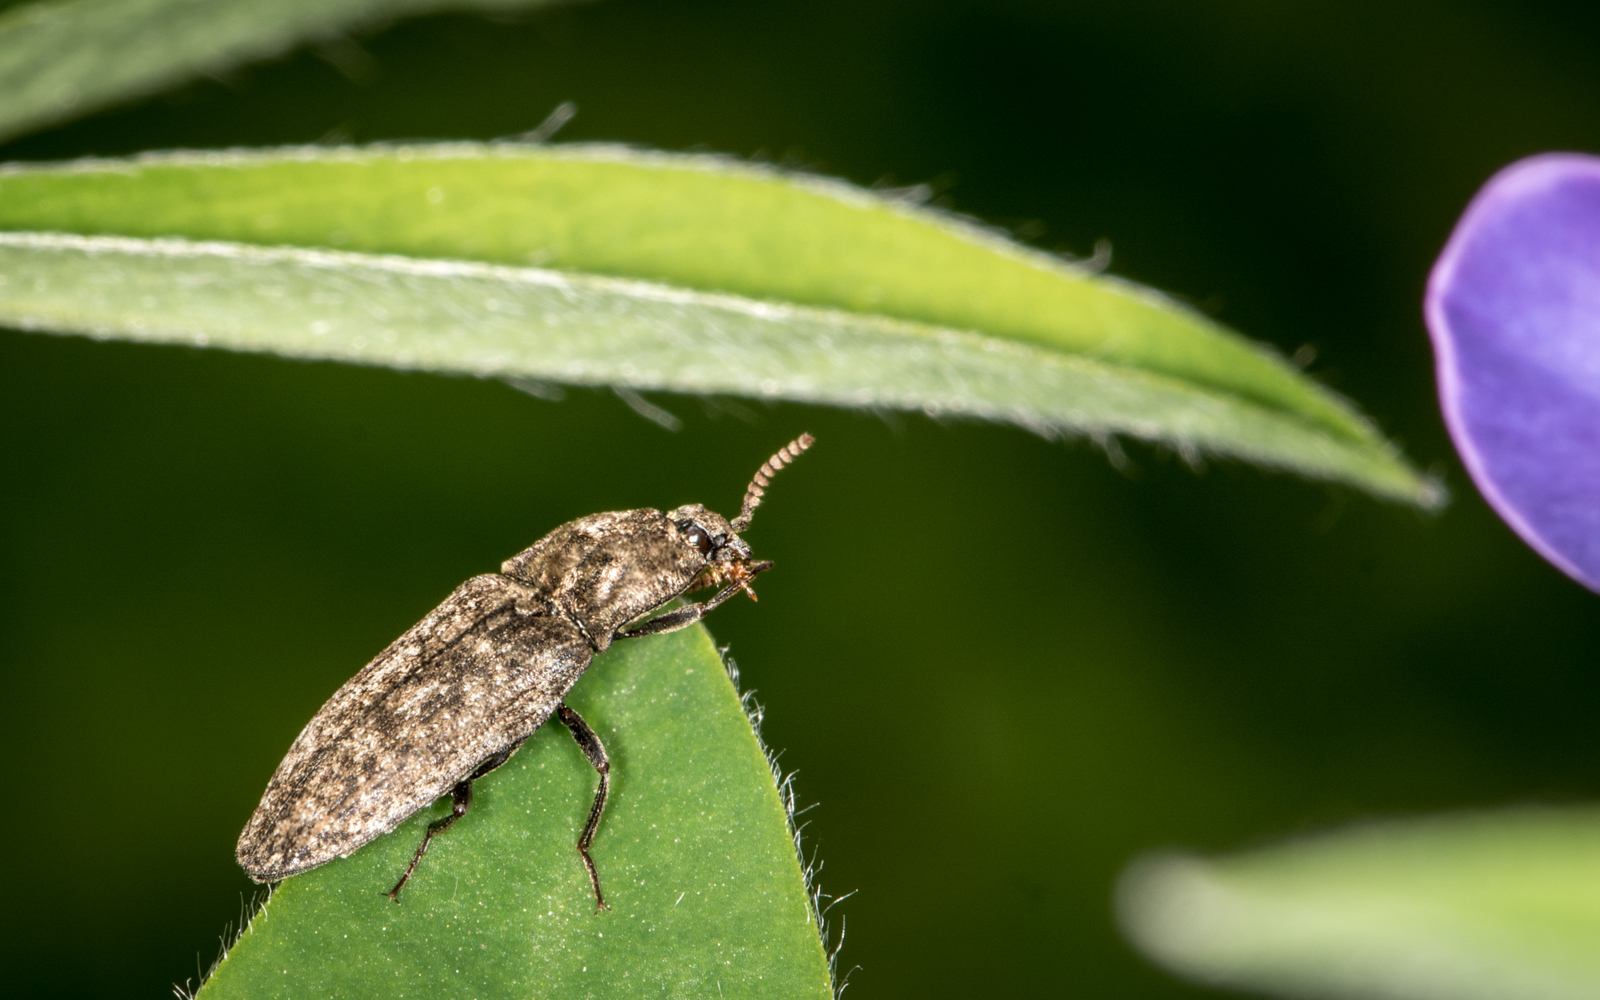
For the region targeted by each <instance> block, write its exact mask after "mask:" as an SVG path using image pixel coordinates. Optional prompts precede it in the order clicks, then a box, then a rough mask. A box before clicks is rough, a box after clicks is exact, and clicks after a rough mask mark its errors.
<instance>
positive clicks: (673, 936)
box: [200, 627, 832, 1000]
mask: <svg viewBox="0 0 1600 1000" xmlns="http://www.w3.org/2000/svg"><path fill="white" fill-rule="evenodd" d="M568 702H569V704H571V705H572V706H573V708H575V709H577V711H578V712H579V713H580V714H581V715H582V716H583V717H584V718H585V719H586V720H587V721H588V722H589V724H590V725H591V726H593V727H594V729H595V731H596V732H597V733H599V735H600V738H601V739H602V740H603V741H604V742H605V744H606V749H607V751H608V752H609V753H610V755H611V759H612V767H613V770H612V798H611V803H610V805H609V806H608V808H607V810H606V814H605V818H604V821H603V822H602V823H601V826H600V832H599V835H598V836H597V837H596V839H595V843H594V847H593V850H592V854H593V856H594V860H595V864H596V866H597V867H598V868H599V871H600V875H601V878H602V880H603V882H602V884H603V887H604V889H605V892H606V897H607V901H608V902H609V903H610V905H611V909H610V911H608V912H601V913H596V912H595V905H594V896H593V894H592V893H591V891H590V888H589V880H588V876H587V875H586V874H585V873H584V869H583V865H582V863H581V861H580V860H579V858H578V854H577V852H576V850H575V849H574V845H575V844H576V843H577V838H578V833H579V831H580V829H581V828H582V825H583V822H584V819H585V818H586V816H587V814H588V810H589V803H590V801H591V799H592V798H593V796H594V789H595V773H594V770H593V769H592V768H591V767H590V766H589V764H588V762H587V761H586V760H585V759H584V757H583V755H582V753H581V752H579V750H578V748H577V746H576V745H575V744H574V743H573V741H572V739H571V737H570V736H568V734H567V733H566V731H565V730H564V729H563V728H562V727H561V725H560V724H558V723H554V722H552V723H550V724H548V725H546V726H545V727H544V728H543V729H541V730H540V731H539V732H538V733H537V734H536V735H535V736H534V737H533V738H532V739H530V740H529V741H528V743H527V744H526V745H525V746H524V747H523V748H522V750H521V751H519V752H518V753H517V754H516V755H515V756H513V757H512V758H511V760H510V761H509V762H508V763H507V764H506V765H505V766H504V767H502V768H501V769H500V770H498V771H496V772H494V773H493V774H491V775H489V776H488V777H485V778H483V779H481V780H480V781H478V782H477V783H476V784H475V786H474V792H475V797H474V802H473V805H472V809H471V811H470V812H468V814H467V815H466V816H465V817H464V818H462V819H461V820H460V821H459V822H458V823H456V824H455V826H453V827H452V828H451V829H450V830H449V831H447V832H446V833H443V834H441V835H440V836H439V837H438V838H437V839H436V840H435V841H434V843H433V845H432V846H431V847H430V848H429V850H428V854H427V857H426V858H424V859H423V861H422V864H421V865H419V866H418V868H417V873H416V875H415V876H414V877H413V878H412V879H411V881H410V882H409V883H408V884H407V885H406V887H405V890H404V891H403V892H402V893H401V894H400V902H399V904H398V905H396V904H395V903H391V902H390V901H389V900H388V899H386V898H385V897H384V895H383V893H384V892H385V891H386V890H388V889H389V887H390V886H392V885H393V884H394V882H395V879H396V878H397V877H398V876H399V874H400V873H401V872H402V871H404V870H405V866H406V863H407V862H408V861H409V860H410V858H411V854H412V852H413V851H414V850H415V849H416V846H417V844H418V843H419V842H420V841H421V839H422V831H423V827H424V825H425V824H426V823H427V822H428V821H429V820H431V819H436V818H438V817H439V816H440V815H443V813H444V812H445V810H444V809H443V808H441V807H438V806H436V807H435V809H434V810H433V812H431V813H422V814H418V815H417V816H416V817H414V818H413V819H411V820H409V821H408V822H406V823H405V824H403V825H402V826H401V827H400V828H399V829H397V830H395V831H394V832H393V833H390V834H388V835H387V836H385V837H382V838H380V839H379V840H377V841H374V842H373V843H371V844H369V845H367V846H366V847H364V848H362V849H361V850H359V851H357V852H356V853H355V854H353V855H351V856H350V857H349V858H346V859H343V860H340V861H335V862H333V863H331V864H328V865H325V866H324V867H322V868H318V869H316V870H315V871H312V872H309V873H307V874H305V875H301V876H297V877H295V878H292V879H288V880H286V881H285V882H284V883H283V884H282V885H281V887H280V888H279V889H278V890H277V891H276V893H274V895H273V896H272V899H271V901H270V902H269V903H268V904H267V905H266V908H265V909H264V910H263V911H262V912H260V913H259V914H257V915H256V917H255V919H254V920H253V922H252V923H251V926H250V928H249V929H248V930H247V931H246V932H245V933H244V935H243V936H242V937H241V938H240V940H239V941H238V943H237V944H235V945H234V946H233V948H232V949H231V951H229V953H228V955H227V957H226V958H225V959H224V960H223V961H222V962H221V964H220V965H219V966H218V967H217V969H216V970H215V972H214V973H213V975H212V977H211V978H210V979H209V980H208V981H207V982H206V984H205V987H204V988H203V989H202V991H201V993H200V996H201V997H203V998H205V1000H224V998H228V997H249V998H251V1000H266V998H273V997H285V998H287V997H311V996H324V997H326V996H337V997H363V996H374V997H402V996H417V997H450V996H460V997H480V998H484V1000H489V998H494V997H513V996H516V997H529V996H585V997H608V996H619V997H637V996H657V995H663V994H665V995H668V996H712V997H716V996H723V997H730V998H731V997H741V996H744V997H816V998H819V1000H831V997H832V993H831V985H830V980H829V971H828V963H827V959H826V957H825V956H824V954H823V949H822V944H821V939H820V937H819V935H818V931H817V926H816V920H815V916H814V914H813V912H812V909H811V904H810V901H809V899H808V898H807V894H806V886H805V881H804V879H803V877H802V874H801V869H800V865H799V861H798V859H797V857H796V855H795V846H794V842H793V840H792V839H791V833H790V828H789V823H788V817H787V813H786V811H785V807H784V804H783V802H782V801H781V798H780V795H779V792H778V789H777V787H776V786H775V784H774V781H773V774H772V772H771V770H770V769H769V766H768V763H767V758H766V756H765V754H764V751H763V749H762V747H761V746H760V744H759V741H758V740H757V737H756V735H755V733H754V732H753V731H752V729H751V726H750V722H749V720H748V719H747V718H746V717H745V713H744V709H743V706H742V704H741V703H740V699H739V696H738V694H737V693H736V692H735V690H734V687H733V684H732V683H731V682H730V680H729V677H728V675H727V674H726V673H725V672H724V670H723V666H722V661H721V659H720V657H719V656H718V654H717V651H716V650H715V649H714V648H713V647H712V644H711V641H710V637H709V636H708V635H707V634H706V631H705V630H704V629H703V628H699V627H696V628H692V629H686V630H684V631H681V632H677V633H673V634H670V635H664V636H652V637H649V638H645V639H634V640H628V641H625V642H620V643H618V644H617V645H616V646H614V647H612V649H611V650H610V651H608V652H606V653H605V654H604V655H602V656H599V657H597V658H596V659H595V661H594V664H593V665H592V666H591V667H590V668H589V671H588V673H587V674H586V675H585V676H584V678H583V680H581V681H580V682H579V683H578V686H577V687H576V688H574V689H573V691H572V694H571V696H570V698H569V699H568Z"/></svg>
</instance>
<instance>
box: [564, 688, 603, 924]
mask: <svg viewBox="0 0 1600 1000" xmlns="http://www.w3.org/2000/svg"><path fill="white" fill-rule="evenodd" d="M556 711H557V712H558V713H560V715H561V721H562V722H564V723H566V726H567V729H568V730H570V731H571V732H572V738H573V739H574V740H576V741H577V742H578V749H580V750H582V751H583V755H584V756H585V757H587V758H589V763H590V764H592V765H593V766H594V769H595V770H596V771H598V772H600V787H599V788H598V789H597V790H596V791H595V793H594V805H592V806H590V807H589V821H588V822H587V823H585V824H584V825H583V835H582V836H580V837H579V838H578V854H579V856H580V857H582V858H583V867H584V868H586V869H588V871H589V883H590V884H591V885H593V886H594V902H595V908H596V911H599V910H609V909H611V907H609V906H607V905H606V898H605V897H604V896H602V895H600V873H599V872H598V871H596V870H595V867H594V859H593V858H591V857H589V845H590V844H593V843H594V833H595V830H597V829H598V828H599V826H600V814H601V813H603V812H605V811H606V795H607V794H609V793H610V791H611V758H610V757H607V756H606V748H605V744H603V743H601V742H600V737H598V736H596V735H595V732H594V730H593V729H590V728H589V724H588V723H587V722H584V721H583V716H581V715H579V714H578V713H577V712H574V711H573V710H572V709H570V708H568V707H567V706H566V705H565V704H562V705H557V706H556Z"/></svg>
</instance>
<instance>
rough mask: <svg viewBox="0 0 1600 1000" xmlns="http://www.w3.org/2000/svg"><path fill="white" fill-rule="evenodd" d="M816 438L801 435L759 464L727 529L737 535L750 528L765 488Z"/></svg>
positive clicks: (813, 442)
mask: <svg viewBox="0 0 1600 1000" xmlns="http://www.w3.org/2000/svg"><path fill="white" fill-rule="evenodd" d="M816 440H817V439H816V438H814V437H812V436H811V435H810V434H802V435H800V436H799V437H797V438H795V439H794V440H793V441H790V442H789V443H788V444H786V445H784V446H783V447H782V448H779V449H778V453H777V454H776V455H773V456H772V457H771V458H769V459H767V460H766V461H765V462H762V463H761V468H760V469H757V470H756V477H755V478H754V479H752V480H750V488H749V489H747V490H745V491H744V503H742V504H740V505H739V516H738V517H736V518H734V519H733V523H732V524H730V525H729V526H728V527H730V528H732V529H733V530H734V533H735V534H737V533H739V532H741V531H743V530H744V529H745V528H747V527H749V526H750V515H751V514H754V513H755V510H756V508H757V507H759V506H761V498H762V497H763V496H765V495H766V492H767V487H768V486H769V485H770V484H771V482H772V477H773V476H775V475H777V474H778V470H779V469H781V468H783V467H784V466H785V465H788V464H789V463H790V462H793V461H794V460H795V459H797V458H799V457H800V453H801V452H802V451H805V450H806V449H807V448H809V447H811V446H812V445H813V444H815V443H816Z"/></svg>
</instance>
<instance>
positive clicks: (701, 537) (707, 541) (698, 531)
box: [689, 524, 711, 556]
mask: <svg viewBox="0 0 1600 1000" xmlns="http://www.w3.org/2000/svg"><path fill="white" fill-rule="evenodd" d="M689 544H690V545H693V546H694V547H695V548H697V549H699V550H700V554H701V555H703V556H708V555H710V554H711V534H710V533H709V532H708V531H706V529H704V528H702V527H700V526H699V525H698V524H691V525H689Z"/></svg>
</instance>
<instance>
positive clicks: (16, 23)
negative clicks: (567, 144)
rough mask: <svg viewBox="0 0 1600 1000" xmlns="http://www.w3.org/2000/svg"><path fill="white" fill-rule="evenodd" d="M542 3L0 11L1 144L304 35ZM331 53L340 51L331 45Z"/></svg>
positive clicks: (250, 3) (71, 6)
mask: <svg viewBox="0 0 1600 1000" xmlns="http://www.w3.org/2000/svg"><path fill="white" fill-rule="evenodd" d="M543 2H547V0H271V2H261V0H65V2H57V3H35V4H27V5H23V6H19V7H14V8H12V9H10V10H7V11H5V12H4V13H3V14H0V94H4V95H5V100H4V101H0V142H3V141H5V140H7V139H11V138H15V137H16V136H18V135H21V134H23V133H25V132H29V131H31V130H33V129H37V128H41V127H43V126H45V125H50V124H54V123H56V122H61V121H65V120H68V119H71V118H76V117H79V116H81V115H85V114H88V113H89V112H92V111H97V110H99V109H100V108H103V107H106V106H107V105H110V104H113V103H116V102H118V101H124V100H129V99H132V98H136V97H144V96H146V95H148V94H153V93H155V92H156V91H158V90H160V89H162V88H163V87H168V86H171V85H172V84H175V83H179V82H181V81H183V80H185V79H187V78H189V77H192V76H197V75H199V74H201V73H218V72H222V71H224V70H227V69H229V68H230V67H232V66H236V65H238V64H240V63H243V62H247V61H251V60H256V59H266V58H270V57H272V56H276V55H280V54H282V53H283V52H285V51H287V50H288V49H290V48H291V47H293V46H295V45H297V44H299V43H302V42H308V41H309V42H333V41H335V40H337V39H340V38H341V37H342V35H343V33H344V32H346V31H352V30H360V29H364V28H372V27H376V26H379V25H381V24H383V23H384V22H386V21H390V20H395V19H398V18H401V17H408V16H411V15H414V14H425V13H433V12H437V11H443V10H505V9H510V8H515V7H529V6H534V5H536V4H539V3H543ZM332 54H333V55H334V57H335V58H336V59H337V55H338V50H337V48H335V49H334V50H333V52H332Z"/></svg>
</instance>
